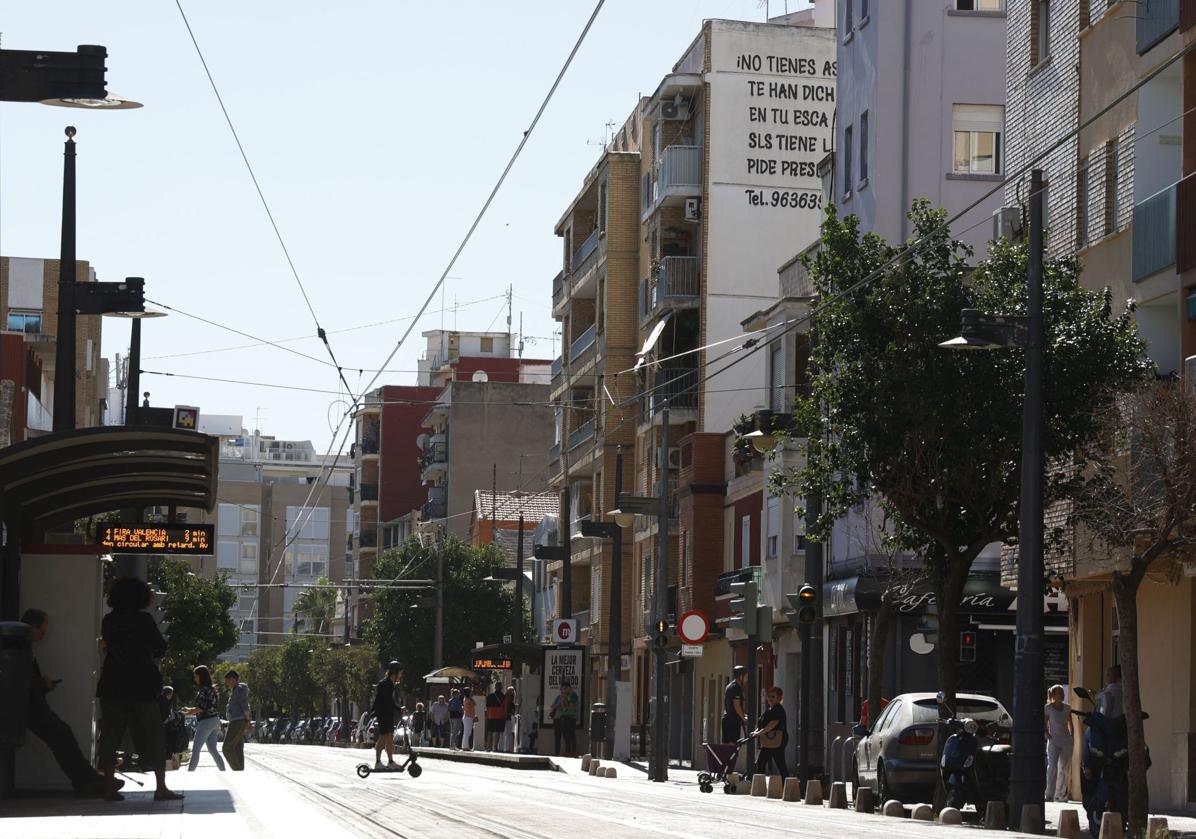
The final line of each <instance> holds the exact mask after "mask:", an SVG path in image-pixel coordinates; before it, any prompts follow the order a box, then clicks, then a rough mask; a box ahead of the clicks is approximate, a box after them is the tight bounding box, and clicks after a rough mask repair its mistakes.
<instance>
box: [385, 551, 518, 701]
mask: <svg viewBox="0 0 1196 839" xmlns="http://www.w3.org/2000/svg"><path fill="white" fill-rule="evenodd" d="M439 560H442V561H443V564H444V663H445V664H446V665H448V664H465V663H467V662H468V659H469V655H470V651H471V650H472V649H473V647H474V643H475V642H476V641H485V642H497V641H499V640H500V639H501V638H502V636H503V635H504V634H507V633H509V632H510V627H511V614H512V610H513V609H514V607H515V593H514V590H513V588H511V587H509V586H505V585H502V584H500V583H490V582H483V578H485V577H487V576H489V575H490V574H491V572H492V571H494V569H496V568H499V567H501V566H502V565H503V564H504V562H505V561H506V556H505V555H504V554H503V553H502V551H500V550H499V549H498V548H497V547H495V546H494V545H484V546H482V547H478V548H475V547H472V546H470V545H467V544H465V543H464V542H461V541H460V540H458V539H454V538H449V539H447V540H446V541H445V542H444V543H442V544H440V545H421V544H420V543H419V542H418V541H416V540H414V539H413V540H410V541H408V542H407V543H406V544H404V545H403V546H402V547H400V548H398V549H394V550H390V551H387V552H386V553H384V554H382V556H381V557H380V558H379V559H378V560H377V561H375V563H374V566H373V571H372V574H373V576H374V577H376V578H378V579H382V580H388V579H394V580H402V579H429V578H432V579H434V578H435V577H436V573H437V567H438V561H439ZM433 596H434V592H432V591H431V590H425V591H404V590H401V589H387V588H379V589H376V590H375V591H374V592H373V593H372V595H371V600H372V601H373V614H372V615H371V617H370V618H369V620H368V621H367V622H366V625H365V636H366V638H367V639H368V640H369V641H370V642H371V643H373V644H374V646H375V647H376V648H377V652H378V656H379V661H380V662H386V661H389V660H391V659H398V660H400V661H402V662H403V666H404V667H405V668H406V671H407V675H406V677H405V679H404V683H405V687H408V689H410V686H415V685H418V684H420V683H421V682H422V677H423V675H424V674H426V673H429V672H431V670H432V667H433V649H434V643H435V608H434V607H433V606H432V605H429V604H428V603H427V601H428V600H429V599H431V598H432V597H433ZM521 605H522V604H521ZM521 611H522V612H523V626H524V633H525V637H526V634H527V633H528V632H529V630H530V624H531V621H530V619H529V617H528V615H527V610H526V609H522V610H521Z"/></svg>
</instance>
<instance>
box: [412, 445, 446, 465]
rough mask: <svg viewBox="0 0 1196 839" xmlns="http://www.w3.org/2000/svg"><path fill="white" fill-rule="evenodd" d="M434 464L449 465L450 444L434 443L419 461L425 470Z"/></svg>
mask: <svg viewBox="0 0 1196 839" xmlns="http://www.w3.org/2000/svg"><path fill="white" fill-rule="evenodd" d="M433 463H448V443H432V444H431V445H430V446H428V448H427V449H426V450H425V451H424V453H423V456H422V457H420V459H419V465H420V466H421V467H422V468H425V469H426V468H427V467H428V466H431V465H432V464H433Z"/></svg>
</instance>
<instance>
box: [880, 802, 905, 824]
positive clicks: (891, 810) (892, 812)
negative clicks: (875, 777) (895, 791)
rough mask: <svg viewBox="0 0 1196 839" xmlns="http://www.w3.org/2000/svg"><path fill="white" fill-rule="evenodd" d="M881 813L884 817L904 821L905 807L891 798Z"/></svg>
mask: <svg viewBox="0 0 1196 839" xmlns="http://www.w3.org/2000/svg"><path fill="white" fill-rule="evenodd" d="M880 813H881V815H882V816H894V817H895V818H899V819H904V818H905V805H904V804H902V803H901V802H900V801H898V800H897V799H895V798H890V799H889V800H888V801H886V802H885V803H884V806H883V807H881V808H880Z"/></svg>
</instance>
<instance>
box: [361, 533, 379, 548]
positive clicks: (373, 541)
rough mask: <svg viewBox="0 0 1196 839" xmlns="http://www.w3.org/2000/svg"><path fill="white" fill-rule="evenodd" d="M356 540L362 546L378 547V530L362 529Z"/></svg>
mask: <svg viewBox="0 0 1196 839" xmlns="http://www.w3.org/2000/svg"><path fill="white" fill-rule="evenodd" d="M358 540H359V542H360V543H361V547H363V548H376V547H378V531H376V530H363V531H362V532H361V535H360V536H359V537H358Z"/></svg>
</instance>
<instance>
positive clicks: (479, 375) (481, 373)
mask: <svg viewBox="0 0 1196 839" xmlns="http://www.w3.org/2000/svg"><path fill="white" fill-rule="evenodd" d="M473 380H474V381H475V382H488V381H490V377H489V376H487V375H486V371H485V370H475V371H474V374H473Z"/></svg>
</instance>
